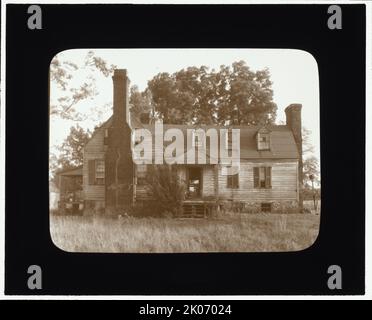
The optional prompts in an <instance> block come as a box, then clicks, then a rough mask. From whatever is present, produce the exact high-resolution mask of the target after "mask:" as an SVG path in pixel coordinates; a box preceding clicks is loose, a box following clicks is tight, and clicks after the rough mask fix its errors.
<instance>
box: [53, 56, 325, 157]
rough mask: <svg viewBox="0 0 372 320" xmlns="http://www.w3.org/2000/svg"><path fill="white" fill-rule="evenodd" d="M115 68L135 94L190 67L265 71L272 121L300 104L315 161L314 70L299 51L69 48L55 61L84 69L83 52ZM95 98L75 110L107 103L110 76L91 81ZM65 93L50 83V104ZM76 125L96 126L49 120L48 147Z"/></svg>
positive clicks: (79, 78) (79, 76) (77, 80)
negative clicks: (236, 65)
mask: <svg viewBox="0 0 372 320" xmlns="http://www.w3.org/2000/svg"><path fill="white" fill-rule="evenodd" d="M90 50H92V51H94V52H95V54H96V55H97V56H99V57H101V58H103V59H105V60H106V61H107V62H108V64H114V65H116V66H117V67H118V68H119V69H127V72H128V77H129V79H130V84H131V85H137V86H138V87H139V89H140V90H143V89H145V88H146V86H147V81H148V80H150V79H152V78H153V77H154V76H155V75H156V74H158V73H159V72H168V73H173V72H176V71H179V70H181V69H183V68H187V67H189V66H197V67H199V66H202V65H204V66H207V67H210V68H211V69H212V68H214V69H216V70H218V69H219V67H220V65H231V64H232V63H233V62H235V61H240V60H244V61H245V62H246V63H247V65H248V66H249V67H250V68H251V69H252V70H253V71H257V70H261V69H264V68H266V67H267V68H269V70H270V73H271V80H272V82H273V85H272V88H273V91H274V98H273V100H274V102H275V103H276V104H277V106H278V110H277V122H280V121H285V113H284V109H285V108H286V107H287V106H288V105H290V104H292V103H300V104H302V124H303V126H304V127H306V128H307V129H309V130H311V135H310V142H311V143H312V144H313V146H314V149H315V156H317V158H318V159H319V158H320V157H319V154H320V150H319V145H320V134H319V132H320V127H319V78H318V66H317V62H316V60H315V59H314V57H313V56H312V55H311V54H310V53H308V52H306V51H302V50H295V49H72V50H67V51H63V52H61V53H59V54H58V57H59V58H61V59H63V60H68V61H71V62H74V63H76V64H77V65H83V62H84V58H85V56H86V54H87V53H88V51H90ZM90 75H91V71H90V70H89V69H87V68H81V69H79V70H78V71H77V72H75V74H74V77H73V79H72V80H71V83H72V85H76V86H78V85H80V84H81V83H84V81H86V77H89V76H90ZM96 88H97V95H96V96H94V97H93V98H92V99H88V100H86V101H84V102H82V103H81V104H80V105H79V106H78V107H77V110H85V111H88V112H89V108H92V107H99V106H103V105H104V104H108V103H112V79H111V77H107V78H106V77H104V76H98V77H96ZM64 94H65V93H64V92H63V91H62V90H61V89H59V88H58V87H57V86H56V85H55V84H53V83H51V89H50V95H51V100H52V101H53V100H54V101H55V100H56V99H57V98H58V97H60V96H62V95H64ZM109 116H110V112H105V113H103V114H102V117H101V118H102V119H99V121H100V122H103V121H105V120H106V119H107V118H108V117H109ZM76 124H79V125H80V126H81V127H83V128H85V129H87V128H89V129H91V130H92V129H93V128H94V126H95V125H97V124H98V123H97V122H96V121H90V120H86V121H83V122H74V121H69V120H62V119H58V118H56V117H52V118H51V124H50V147H51V150H55V147H56V146H57V145H59V144H61V143H62V141H63V140H64V139H65V138H66V136H67V135H68V133H69V130H70V127H71V126H73V125H76Z"/></svg>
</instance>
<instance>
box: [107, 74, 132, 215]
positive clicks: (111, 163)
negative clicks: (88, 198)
mask: <svg viewBox="0 0 372 320" xmlns="http://www.w3.org/2000/svg"><path fill="white" fill-rule="evenodd" d="M112 80H113V115H112V122H111V126H110V127H109V128H108V137H107V138H106V141H107V150H106V154H105V178H106V179H105V185H106V199H105V202H106V209H107V208H110V207H111V208H112V207H116V208H120V207H128V206H131V205H132V202H133V179H134V175H133V172H134V164H133V160H132V153H131V128H130V126H129V122H130V119H129V99H128V84H129V80H128V77H127V71H126V70H125V69H118V70H115V71H114V75H113V77H112Z"/></svg>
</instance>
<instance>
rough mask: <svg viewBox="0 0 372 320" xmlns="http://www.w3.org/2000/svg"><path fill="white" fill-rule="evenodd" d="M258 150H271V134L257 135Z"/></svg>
mask: <svg viewBox="0 0 372 320" xmlns="http://www.w3.org/2000/svg"><path fill="white" fill-rule="evenodd" d="M257 149H258V150H270V133H268V132H259V133H258V134H257Z"/></svg>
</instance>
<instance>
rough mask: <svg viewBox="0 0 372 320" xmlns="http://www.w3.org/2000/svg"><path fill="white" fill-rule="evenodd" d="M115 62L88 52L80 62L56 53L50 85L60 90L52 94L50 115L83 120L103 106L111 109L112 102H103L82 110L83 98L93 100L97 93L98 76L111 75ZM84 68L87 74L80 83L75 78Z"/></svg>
mask: <svg viewBox="0 0 372 320" xmlns="http://www.w3.org/2000/svg"><path fill="white" fill-rule="evenodd" d="M115 67H116V66H115V65H112V64H111V65H109V64H108V63H107V62H106V61H105V60H104V59H102V58H101V57H99V56H97V55H96V54H95V53H94V52H93V51H89V52H88V53H87V55H86V56H85V58H84V62H83V63H82V64H80V65H78V64H76V63H74V62H71V61H69V60H66V59H64V58H63V54H59V55H56V56H54V58H53V59H52V61H51V63H50V70H49V71H50V74H49V76H50V82H51V83H50V85H51V87H55V88H56V89H58V92H59V93H62V94H59V95H53V96H52V97H50V115H51V116H52V117H59V118H62V119H67V120H74V121H81V120H85V119H86V118H88V116H90V117H92V116H93V117H94V113H95V112H98V113H102V109H103V108H106V109H107V108H109V107H110V106H111V104H108V103H106V104H104V105H103V106H100V107H95V108H91V110H89V111H88V110H80V108H79V105H80V103H81V102H82V101H84V100H87V99H89V98H90V99H92V98H94V97H95V96H96V95H97V94H98V89H97V87H96V77H97V76H98V75H99V74H102V75H103V76H104V77H109V76H110V75H111V74H112V73H113V70H114V69H115ZM83 70H85V71H86V74H87V76H86V77H85V79H84V80H82V81H81V82H79V81H78V82H76V81H74V80H75V78H76V77H77V76H78V75H80V76H81V71H83Z"/></svg>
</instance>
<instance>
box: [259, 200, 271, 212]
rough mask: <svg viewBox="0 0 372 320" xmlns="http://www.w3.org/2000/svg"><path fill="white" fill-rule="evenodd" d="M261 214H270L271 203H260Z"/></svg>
mask: <svg viewBox="0 0 372 320" xmlns="http://www.w3.org/2000/svg"><path fill="white" fill-rule="evenodd" d="M261 212H271V203H270V202H263V203H261Z"/></svg>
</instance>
